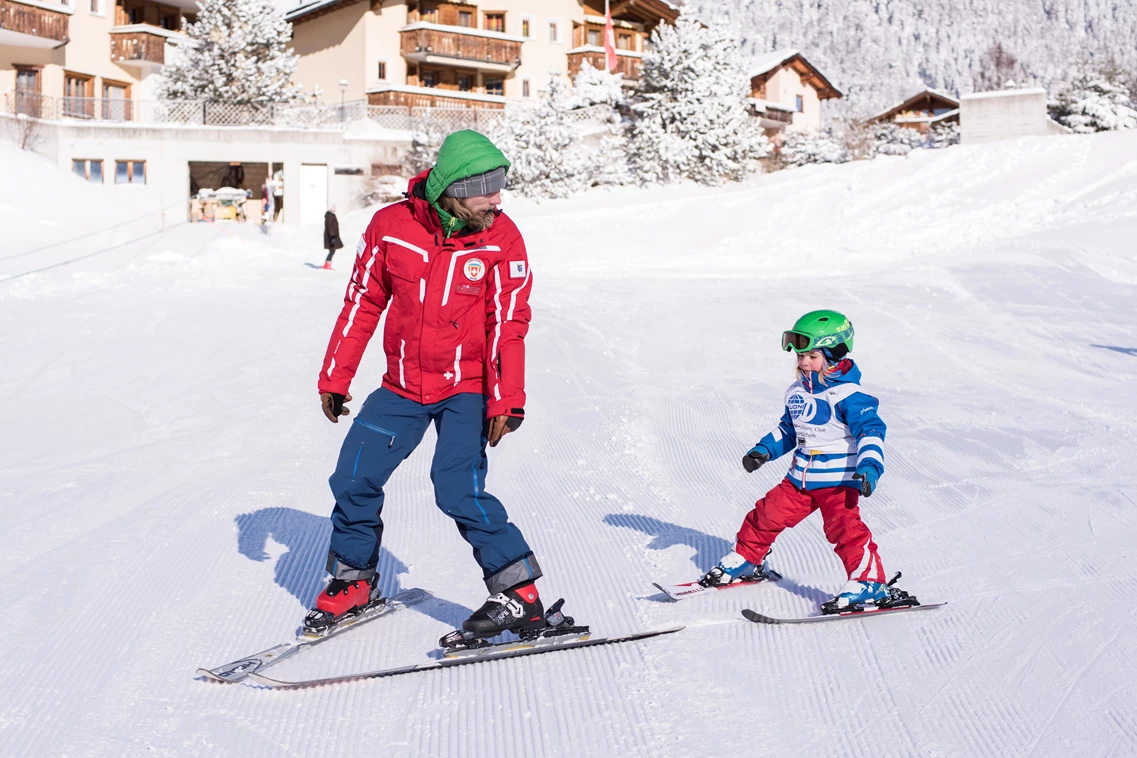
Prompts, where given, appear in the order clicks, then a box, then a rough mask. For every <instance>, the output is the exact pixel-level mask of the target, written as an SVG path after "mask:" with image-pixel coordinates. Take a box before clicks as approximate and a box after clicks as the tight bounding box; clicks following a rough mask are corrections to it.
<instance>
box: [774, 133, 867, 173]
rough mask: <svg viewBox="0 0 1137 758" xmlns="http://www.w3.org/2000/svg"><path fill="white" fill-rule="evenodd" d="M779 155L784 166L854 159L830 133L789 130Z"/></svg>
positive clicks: (844, 161) (842, 161) (843, 161)
mask: <svg viewBox="0 0 1137 758" xmlns="http://www.w3.org/2000/svg"><path fill="white" fill-rule="evenodd" d="M778 157H779V158H780V162H781V164H782V165H783V166H786V167H789V166H805V165H807V164H810V163H846V162H848V161H850V160H852V156H851V155H850V154H849V150H848V149H847V148H846V147H845V145H843V144H842V143H841V142H840V141H838V140H836V139H835V138H833V137H831V136H830V135H828V134H810V133H809V132H789V133H788V134H786V135H785V138H784V139H783V141H782V147H781V150H779V151H778Z"/></svg>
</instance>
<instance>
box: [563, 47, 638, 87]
mask: <svg viewBox="0 0 1137 758" xmlns="http://www.w3.org/2000/svg"><path fill="white" fill-rule="evenodd" d="M641 58H642V55H641V54H640V53H632V54H629V53H628V52H627V51H625V50H617V51H616V69H615V70H614V71H613V72H612V73H614V74H623V75H624V78H625V79H628V80H632V79H639V78H640V60H641ZM585 61H588V63H589V64H590V65H591V66H592V67H593V68H598V69H601V70H604V69H607V68H608V62H607V60H606V59H605V55H604V51H603V50H599V51H597V50H581V51H578V52H570V53H569V54H568V66H569V76H570V77H575V76H576V75H577V74H579V73H580V66H581V64H582V63H584V62H585Z"/></svg>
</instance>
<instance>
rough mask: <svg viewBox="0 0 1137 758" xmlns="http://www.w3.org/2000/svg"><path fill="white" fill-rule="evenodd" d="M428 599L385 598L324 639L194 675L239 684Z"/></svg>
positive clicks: (415, 592) (301, 640)
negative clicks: (316, 646)
mask: <svg viewBox="0 0 1137 758" xmlns="http://www.w3.org/2000/svg"><path fill="white" fill-rule="evenodd" d="M428 597H430V593H428V592H427V591H426V590H420V589H412V590H406V591H404V592H400V593H399V594H398V595H395V596H394V597H392V598H388V599H387V602H386V603H384V604H383V605H379V606H375V607H374V608H372V609H369V610H367V611H364V612H363V613H361V614H359V615H358V616H356V617H354V618H352V619H349V620H347V621H344V622H342V623H340V624H339V625H338V626H336V628H335V629H334V630H332V631H331V632H329V633H328V634H325V635H324V636H323V637H305V636H304V635H303V634H301V635H300V636H298V637H297V638H296V639H295V640H293V641H292V642H284V643H281V644H279V645H277V646H275V647H270V648H269V649H268V650H262V651H261V652H259V653H254V654H253V655H249V656H246V657H244V658H240V659H238V660H235V661H233V662H231V663H226V664H224V665H222V666H218V667H217V668H212V669H207V668H199V669H198V670H197V674H198V676H202V677H205V678H206V679H208V680H210V681H214V682H224V683H232V682H239V681H241V680H242V679H244V678H245V677H247V676H249V675H250V674H252V673H254V672H257V671H264V670H265V669H266V668H268V667H269V666H272V665H274V664H277V663H280V662H281V661H283V660H284V659H285V658H289V657H291V656H293V655H295V654H296V653H298V652H300V651H301V650H303V649H304V648H306V647H311V646H312V645H318V644H320V643H321V642H323V641H324V640H330V639H331V638H332V637H337V636H339V635H340V634H343V633H344V632H346V631H347V630H348V629H355V628H356V627H358V626H362V625H363V624H366V623H367V622H368V621H371V620H372V619H377V618H379V617H380V616H386V615H387V614H389V613H392V612H394V611H397V610H399V609H400V608H405V607H406V606H408V605H414V604H415V603H419V602H422V601H423V600H425V599H426V598H428Z"/></svg>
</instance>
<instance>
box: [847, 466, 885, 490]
mask: <svg viewBox="0 0 1137 758" xmlns="http://www.w3.org/2000/svg"><path fill="white" fill-rule="evenodd" d="M853 478H854V479H857V480H858V481H860V483H861V494H862V495H864V496H865V497H868V496H869V495H871V494H872V491H873V490H875V489H876V480H877V479H879V478H880V472H879V471H877V470H876V466H861V467H860V468H859V469H857V473H855V474H853Z"/></svg>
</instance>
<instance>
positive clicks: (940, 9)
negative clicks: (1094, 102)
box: [684, 0, 1137, 122]
mask: <svg viewBox="0 0 1137 758" xmlns="http://www.w3.org/2000/svg"><path fill="white" fill-rule="evenodd" d="M684 10H685V12H686V11H689V12H691V13H692V14H693V15H695V16H696V17H697V18H699V19H701V20H703V21H704V22H706V23H710V24H713V23H723V24H727V25H729V26H730V28H732V29H734V30H737V33H738V35H739V36H740V37H741V46H742V50H743V53H744V54H746V55H750V56H758V55H763V54H766V53H769V52H771V51H773V50H780V49H785V48H796V49H798V50H800V51H801V52H802V53H803V54H804V55H805V57H806V58H808V59H809V61H810V63H812V64H814V65H816V66H817V67H818V68H819V69H820V70H821V71H822V72H823V73H824V74H825V76H826V77H827V78H828V79H829V80H830V81H832V82H833V84H834V85H835V86H836V87H837V88H838V89H839V90H841V92H842V93H843V94H844V97H842V98H840V99H835V100H826V101H825V102H824V103H823V104H822V116H823V120H824V121H825V122H828V120H829V118H830V117H832V116H841V117H849V118H851V117H855V116H861V117H865V116H870V115H872V114H874V113H879V112H881V111H882V110H884V109H885V108H887V107H889V106H891V105H894V104H896V103H898V102H900V101H902V100H904V99H905V98H907V97H910V96H911V95H912V94H913V93H915V92H918V91H920V90H921V89H922V88H924V87H928V86H931V87H936V88H938V89H941V90H945V91H948V92H959V93H962V94H967V93H969V92H972V91H973V88H974V86H975V85H976V79H977V77H979V75H980V73H981V72H982V71H984V70H989V69H990V68H991V64H992V61H991V59H990V58H989V53H990V51H991V50H992V48H993V47H995V46H996V45H1001V46H1002V48H1003V50H1004V53H1006V52H1008V51H1009V52H1010V53H1013V57H1014V58H1016V59H1017V66H1018V70H1019V72H1020V73H1016V74H1015V75H1014V77H1013V78H1014V81H1015V82H1016V83H1018V84H1019V85H1020V86H1024V87H1044V88H1046V89H1048V90H1049V91H1051V92H1052V93H1054V92H1057V91H1058V88H1059V86H1060V85H1061V84H1062V83H1063V82H1065V81H1067V80H1068V79H1069V77H1070V62H1071V61H1077V60H1080V59H1082V58H1084V57H1096V58H1099V59H1100V57H1101V56H1102V54H1103V53H1106V52H1108V54H1110V55H1113V56H1115V57H1116V59H1117V63H1118V65H1119V66H1120V67H1121V68H1123V69H1125V70H1127V71H1129V72H1130V73H1132V74H1137V0H999V2H997V3H993V2H991V0H952V2H926V1H923V2H912V3H907V2H896V1H895V0H889V1H886V2H881V0H842V2H819V1H818V0H686V2H685V3H684ZM1004 83H1005V79H1004V80H1003V81H999V82H998V87H1000V88H1001V87H1002V85H1003V84H1004Z"/></svg>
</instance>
